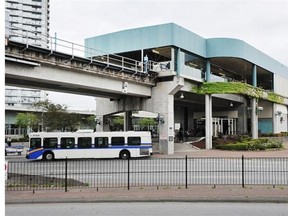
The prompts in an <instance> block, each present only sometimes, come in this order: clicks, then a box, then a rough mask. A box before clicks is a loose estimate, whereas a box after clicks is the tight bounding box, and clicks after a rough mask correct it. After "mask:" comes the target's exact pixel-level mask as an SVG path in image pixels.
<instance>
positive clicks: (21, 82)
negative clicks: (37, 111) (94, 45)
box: [5, 38, 157, 99]
mask: <svg viewBox="0 0 288 216" xmlns="http://www.w3.org/2000/svg"><path fill="white" fill-rule="evenodd" d="M54 40H55V39H54V38H50V41H51V43H50V46H49V48H46V49H45V48H41V47H38V46H35V45H30V44H25V43H21V42H17V41H9V40H7V41H6V45H5V84H6V85H12V86H19V87H28V88H38V89H45V90H52V91H58V92H66V93H74V94H82V95H90V96H98V97H106V98H110V99H119V98H123V97H125V96H131V97H140V98H148V97H151V87H153V86H155V78H156V76H157V73H155V72H152V71H149V72H144V71H143V62H139V61H136V60H133V59H129V58H125V57H121V56H117V55H111V54H108V53H101V52H100V51H98V50H97V51H96V50H92V49H89V48H85V47H83V46H81V45H77V44H74V43H70V42H68V41H64V40H60V39H57V43H52V41H54ZM85 56H90V57H85Z"/></svg>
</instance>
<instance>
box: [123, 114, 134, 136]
mask: <svg viewBox="0 0 288 216" xmlns="http://www.w3.org/2000/svg"><path fill="white" fill-rule="evenodd" d="M131 130H133V128H132V111H125V113H124V131H131Z"/></svg>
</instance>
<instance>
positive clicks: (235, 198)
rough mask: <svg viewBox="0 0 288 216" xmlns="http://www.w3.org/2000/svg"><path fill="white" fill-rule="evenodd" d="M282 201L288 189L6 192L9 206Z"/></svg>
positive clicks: (238, 188) (204, 187)
mask: <svg viewBox="0 0 288 216" xmlns="http://www.w3.org/2000/svg"><path fill="white" fill-rule="evenodd" d="M140 201H141V202H142V201H143V202H147V201H158V202H165V201H179V202H181V201H182V202H190V201H191V202H283V203H288V186H286V187H275V188H273V187H272V186H251V187H250V186H249V187H245V188H242V187H241V186H238V185H237V186H216V187H214V186H189V187H188V189H185V187H184V186H183V187H159V188H157V187H153V188H152V187H144V188H138V187H137V188H130V190H128V189H127V188H103V189H102V188H100V189H99V190H98V191H97V189H95V188H92V189H72V190H69V191H68V192H64V190H61V191H60V190H59V191H58V190H57V191H53V190H47V191H46V190H43V191H35V193H33V192H32V191H6V193H5V202H6V204H25V203H71V202H140Z"/></svg>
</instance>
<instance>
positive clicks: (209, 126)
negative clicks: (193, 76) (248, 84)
mask: <svg viewBox="0 0 288 216" xmlns="http://www.w3.org/2000/svg"><path fill="white" fill-rule="evenodd" d="M210 79H211V64H210V60H209V59H207V62H206V82H210ZM212 133H213V122H212V96H211V95H205V137H206V139H205V140H206V144H205V148H206V149H212Z"/></svg>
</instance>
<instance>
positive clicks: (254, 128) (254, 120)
mask: <svg viewBox="0 0 288 216" xmlns="http://www.w3.org/2000/svg"><path fill="white" fill-rule="evenodd" d="M252 76H253V77H252V78H253V79H252V84H253V86H254V87H257V66H256V65H253V71H252ZM251 106H252V113H251V132H252V138H253V139H258V113H257V106H258V104H257V101H256V98H252V99H251Z"/></svg>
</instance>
